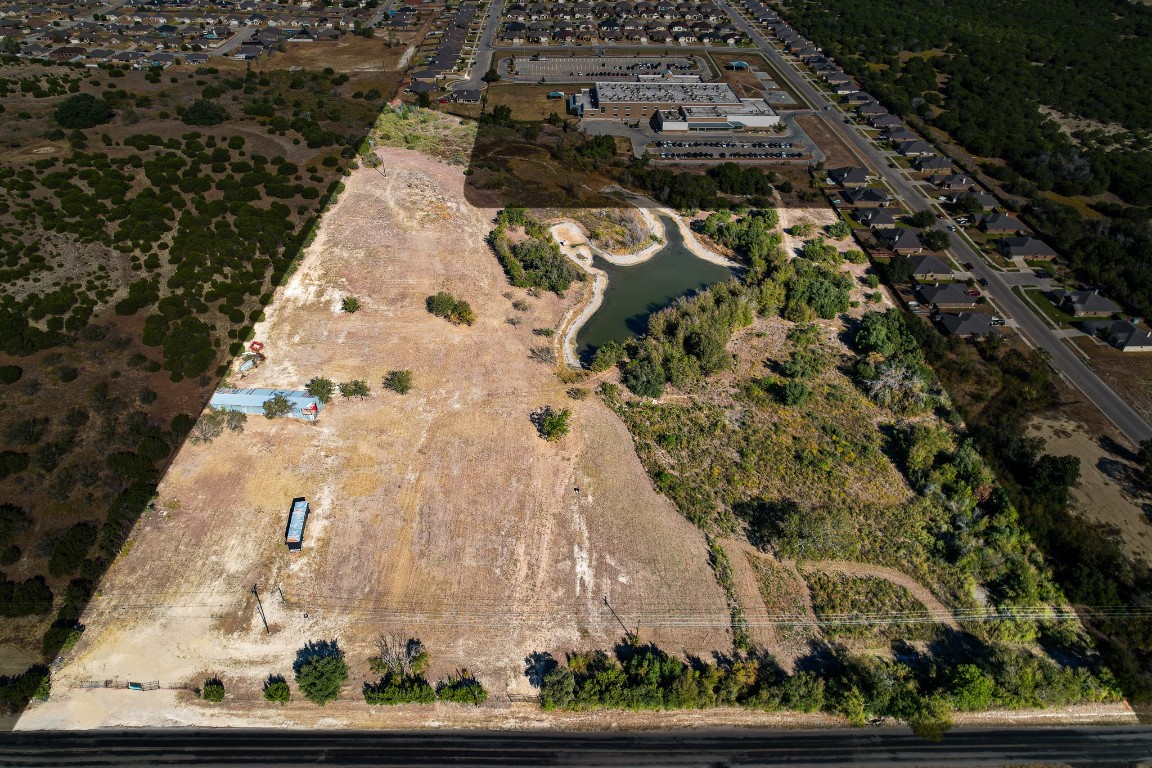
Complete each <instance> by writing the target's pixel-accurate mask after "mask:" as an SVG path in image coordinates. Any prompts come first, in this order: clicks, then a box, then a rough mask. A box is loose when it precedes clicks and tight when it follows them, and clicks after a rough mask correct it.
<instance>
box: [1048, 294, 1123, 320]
mask: <svg viewBox="0 0 1152 768" xmlns="http://www.w3.org/2000/svg"><path fill="white" fill-rule="evenodd" d="M1052 298H1054V299H1055V300H1056V301H1057V302H1059V304H1060V309H1062V310H1064V311H1065V312H1067V313H1068V314H1070V315H1072V316H1073V317H1108V316H1109V315H1114V314H1116V313H1117V312H1119V311H1120V305H1119V304H1117V303H1116V302H1114V301H1112V299H1109V298H1108V297H1106V296H1101V295H1100V294H1099V292H1097V291H1052Z"/></svg>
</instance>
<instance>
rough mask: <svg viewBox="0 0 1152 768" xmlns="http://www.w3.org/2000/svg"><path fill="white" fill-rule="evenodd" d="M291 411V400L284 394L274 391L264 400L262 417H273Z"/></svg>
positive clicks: (285, 414) (284, 414)
mask: <svg viewBox="0 0 1152 768" xmlns="http://www.w3.org/2000/svg"><path fill="white" fill-rule="evenodd" d="M290 413H292V401H291V400H289V399H288V398H287V397H285V396H284V395H281V394H280V393H276V394H275V395H273V396H272V397H270V398H268V399H267V400H265V401H264V418H266V419H275V418H278V417H280V416H287V415H288V414H290Z"/></svg>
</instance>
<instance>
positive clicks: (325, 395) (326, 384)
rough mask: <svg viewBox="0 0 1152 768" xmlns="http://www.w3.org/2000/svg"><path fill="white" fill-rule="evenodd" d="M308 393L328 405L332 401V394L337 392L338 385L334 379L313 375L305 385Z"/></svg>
mask: <svg viewBox="0 0 1152 768" xmlns="http://www.w3.org/2000/svg"><path fill="white" fill-rule="evenodd" d="M305 389H306V390H307V391H308V394H310V395H312V397H315V398H316V399H317V400H319V401H320V402H321V403H324V404H325V405H327V404H328V403H330V402H332V395H333V394H334V393H335V392H336V385H335V384H334V383H333V381H332V379H326V378H324V377H323V376H313V377H312V378H311V379H310V380H309V381H308V384H307V385H305Z"/></svg>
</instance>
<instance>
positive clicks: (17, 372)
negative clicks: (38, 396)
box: [0, 365, 24, 384]
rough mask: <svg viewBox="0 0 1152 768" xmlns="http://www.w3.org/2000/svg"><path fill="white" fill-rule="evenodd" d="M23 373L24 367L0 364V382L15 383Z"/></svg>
mask: <svg viewBox="0 0 1152 768" xmlns="http://www.w3.org/2000/svg"><path fill="white" fill-rule="evenodd" d="M23 375H24V369H23V368H21V367H20V366H18V365H0V384H15V383H16V382H18V381H20V377H21V376H23Z"/></svg>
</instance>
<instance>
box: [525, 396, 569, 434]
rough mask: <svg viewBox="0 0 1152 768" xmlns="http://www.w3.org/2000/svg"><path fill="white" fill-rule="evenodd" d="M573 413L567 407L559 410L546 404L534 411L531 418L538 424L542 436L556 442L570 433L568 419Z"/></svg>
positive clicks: (537, 428)
mask: <svg viewBox="0 0 1152 768" xmlns="http://www.w3.org/2000/svg"><path fill="white" fill-rule="evenodd" d="M571 415H572V412H571V411H569V410H568V409H567V408H563V409H561V410H559V411H557V410H554V409H553V408H552V406H550V405H546V406H544V407H543V408H541V409H540V410H538V411H535V412H533V413H532V417H531V418H532V423H533V424H535V425H536V431H538V432H539V433H540V436H541V437H542V438H544V439H545V440H547V441H549V442H556V441H557V440H559V439H560V438H562V437H564V436H565V435H567V434H568V430H569V423H568V420H569V418H570V417H571Z"/></svg>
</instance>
